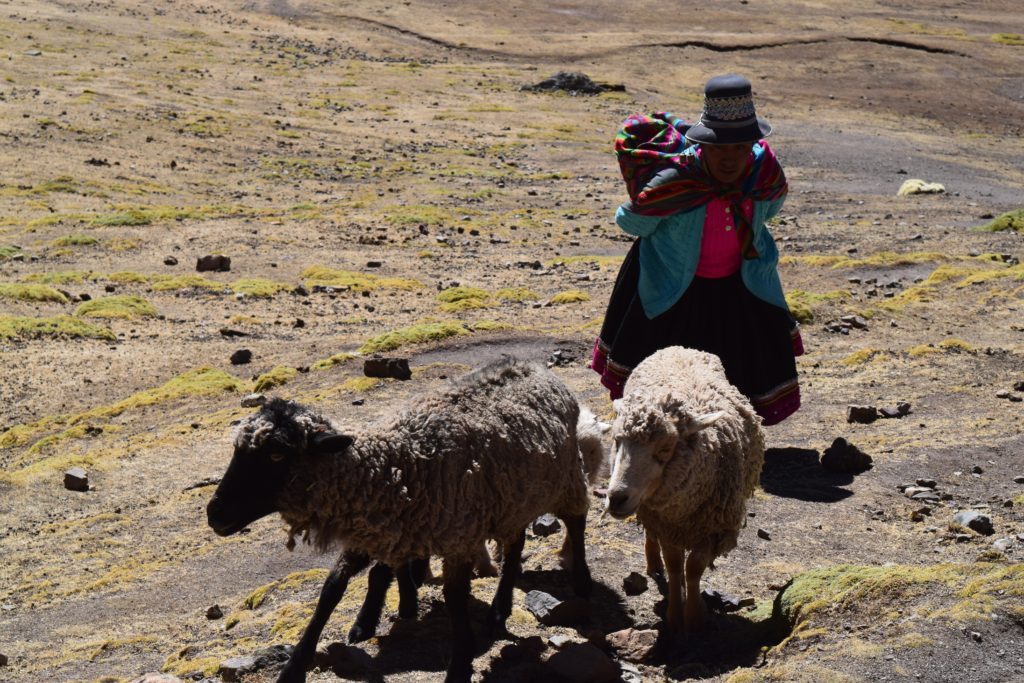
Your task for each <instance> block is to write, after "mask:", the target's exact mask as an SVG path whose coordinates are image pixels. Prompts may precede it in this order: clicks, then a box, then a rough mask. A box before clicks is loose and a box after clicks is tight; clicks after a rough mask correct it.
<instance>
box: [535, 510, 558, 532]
mask: <svg viewBox="0 0 1024 683" xmlns="http://www.w3.org/2000/svg"><path fill="white" fill-rule="evenodd" d="M561 528H562V525H561V524H560V523H559V521H558V518H557V517H555V516H554V515H541V516H540V517H538V518H537V519H535V520H533V527H532V529H533V533H534V535H535V536H550V535H551V534H554V533H558V530H559V529H561Z"/></svg>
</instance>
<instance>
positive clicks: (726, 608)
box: [700, 588, 755, 612]
mask: <svg viewBox="0 0 1024 683" xmlns="http://www.w3.org/2000/svg"><path fill="white" fill-rule="evenodd" d="M700 597H701V599H703V600H704V604H705V605H707V606H708V608H709V609H712V610H715V611H716V612H735V611H737V610H740V609H743V608H744V607H748V606H750V605H753V604H754V602H755V601H754V598H750V597H747V598H740V597H737V596H735V595H729V594H728V593H723V592H722V591H718V590H714V589H711V588H705V589H703V590H701V592H700Z"/></svg>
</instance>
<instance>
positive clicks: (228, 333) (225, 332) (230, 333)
mask: <svg viewBox="0 0 1024 683" xmlns="http://www.w3.org/2000/svg"><path fill="white" fill-rule="evenodd" d="M218 332H220V336H222V337H227V338H228V339H232V338H234V337H248V336H249V335H248V333H246V332H242V331H241V330H233V329H231V328H230V327H222V328H220V330H218Z"/></svg>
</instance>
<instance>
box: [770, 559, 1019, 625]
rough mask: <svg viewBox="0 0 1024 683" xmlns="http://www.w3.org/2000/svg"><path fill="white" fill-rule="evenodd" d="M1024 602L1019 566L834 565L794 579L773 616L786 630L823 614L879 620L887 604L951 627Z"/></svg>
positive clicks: (780, 599) (774, 607) (889, 606)
mask: <svg viewBox="0 0 1024 683" xmlns="http://www.w3.org/2000/svg"><path fill="white" fill-rule="evenodd" d="M1022 598H1024V565H1022V564H1019V563H1017V564H1010V565H1004V564H992V563H982V562H978V563H974V564H937V565H928V566H921V567H914V566H897V565H887V566H881V567H869V566H856V565H837V566H834V567H826V568H824V569H816V570H813V571H809V572H806V573H803V574H800V575H799V576H797V577H795V578H794V579H793V580H792V581H790V583H789V584H788V585H787V586H786V587H785V588H783V589H782V591H780V592H779V594H778V596H777V597H776V599H775V603H774V606H773V616H774V617H777V618H780V619H782V620H783V622H784V623H785V624H786V625H788V627H789V628H790V629H793V628H797V627H798V626H799V625H800V624H801V623H804V624H806V623H807V622H808V620H814V619H815V617H819V616H824V615H827V614H829V613H831V614H839V613H846V612H854V611H856V612H857V613H858V614H859V615H860V617H861V618H862V619H866V620H872V619H873V617H872V616H871V615H872V613H875V614H876V615H877V618H881V615H883V614H884V613H885V612H887V611H888V610H889V609H891V607H892V605H901V606H902V607H903V608H904V610H905V611H907V610H910V611H913V612H916V613H917V614H919V615H920V616H922V617H927V618H939V619H943V620H947V621H950V622H953V623H958V624H959V623H967V622H971V621H980V620H986V621H987V620H989V619H990V615H991V614H992V613H993V612H996V611H999V610H1001V609H1002V610H1009V609H1010V608H1011V607H1012V606H1013V605H1017V604H1019V603H1020V601H1021V599H1022Z"/></svg>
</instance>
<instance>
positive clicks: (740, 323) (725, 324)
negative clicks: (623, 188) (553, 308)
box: [591, 75, 803, 425]
mask: <svg viewBox="0 0 1024 683" xmlns="http://www.w3.org/2000/svg"><path fill="white" fill-rule="evenodd" d="M771 130H772V129H771V126H770V125H769V124H768V122H767V121H765V120H764V119H762V118H759V117H758V116H757V115H756V113H755V111H754V103H753V98H752V96H751V87H750V82H749V81H748V80H747V79H746V78H743V77H742V76H736V75H727V76H717V77H715V78H712V79H711V80H710V81H708V83H707V85H706V86H705V88H704V112H703V114H702V115H701V118H700V121H699V122H698V123H696V124H695V125H692V126H689V125H687V124H686V123H684V122H683V121H682V120H681V119H678V118H676V117H674V116H672V115H671V114H655V115H653V116H650V117H647V116H641V115H635V116H632V117H630V118H629V119H627V120H626V122H625V124H624V125H623V129H622V131H620V133H619V135H618V137H617V138H616V142H615V149H616V154H617V156H618V159H619V165H620V167H621V169H622V173H623V177H624V178H625V180H626V185H627V189H628V190H629V194H630V201H628V202H626V203H625V204H623V205H622V206H621V207H619V210H618V212H617V213H616V216H615V220H616V222H617V223H618V225H619V227H621V228H622V229H623V230H625V231H626V232H627V233H629V234H631V235H635V236H637V237H638V238H639V239H637V240H636V241H635V242H634V243H633V247H632V248H631V249H630V250H629V253H628V254H627V255H626V259H625V261H624V262H623V264H622V268H621V270H620V271H619V276H618V279H617V280H616V282H615V288H614V290H613V291H612V296H611V299H610V301H609V303H608V310H607V312H606V314H605V319H604V325H603V326H602V328H601V335H600V337H598V339H597V343H596V344H595V346H594V356H593V360H592V364H591V367H593V369H594V370H595V371H597V372H598V373H600V374H601V383H602V384H603V385H604V386H605V387H607V388H608V389H609V390H610V392H611V396H612V398H613V399H615V398H618V397H620V396H621V395H622V387H623V385H624V384H625V382H626V378H627V377H628V376H629V373H630V371H631V370H632V369H633V368H634V367H636V365H637V364H638V363H640V361H642V360H643V359H644V358H646V357H647V356H649V355H650V354H652V353H654V352H655V351H657V350H658V349H661V348H664V347H666V346H686V347H689V348H694V349H700V350H702V351H707V352H709V353H714V354H715V355H717V356H718V357H719V358H721V359H722V364H723V365H724V366H725V371H726V375H727V376H728V378H729V381H730V382H732V383H733V384H734V385H735V386H736V387H737V388H738V389H739V390H740V391H741V392H743V393H744V394H745V395H746V396H747V397H748V398H749V399H750V401H751V403H752V404H753V406H754V408H755V409H756V410H757V412H758V414H760V415H761V417H762V418H763V419H764V424H766V425H771V424H776V423H778V422H781V421H782V420H784V419H785V418H786V417H788V416H789V415H791V414H793V412H795V411H796V410H797V409H798V408H799V407H800V388H799V385H798V383H797V374H796V361H795V356H798V355H800V354H802V353H803V346H802V343H801V340H800V334H799V329H798V326H797V324H796V321H794V320H793V317H792V316H791V315H790V313H789V307H788V306H787V305H786V298H785V296H784V294H783V292H782V283H781V281H780V280H779V274H778V268H777V266H778V258H779V257H778V250H777V249H776V247H775V241H774V239H773V238H772V236H771V234H770V233H769V232H768V229H767V228H766V227H765V222H766V221H767V220H769V219H770V218H772V217H773V216H775V215H776V214H777V213H778V212H779V209H780V208H781V207H782V203H783V201H784V200H785V197H786V191H787V189H788V186H787V184H786V177H785V174H784V173H783V172H782V167H781V166H780V165H779V163H778V161H777V160H776V159H775V155H774V153H773V152H772V150H771V148H770V147H769V146H768V143H767V142H766V141H765V140H764V138H765V137H767V136H768V135H769V134H771Z"/></svg>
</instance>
